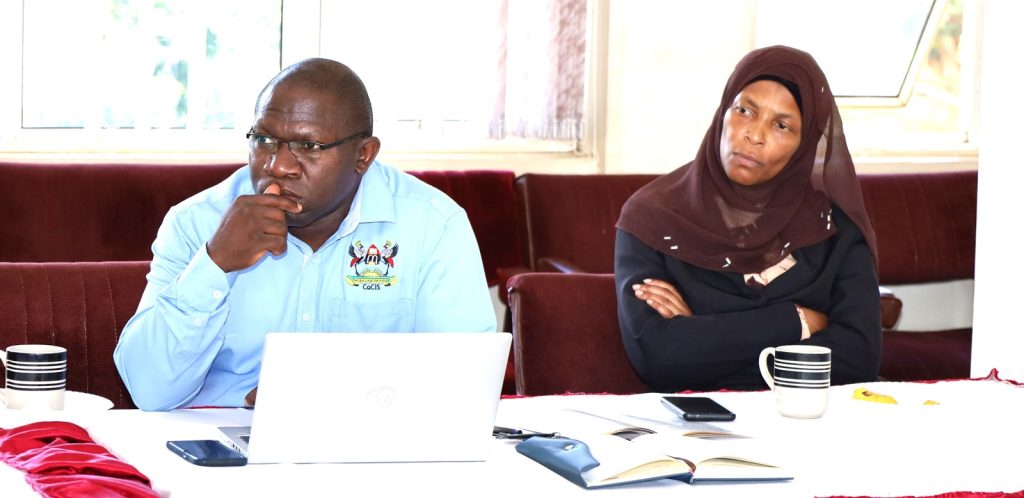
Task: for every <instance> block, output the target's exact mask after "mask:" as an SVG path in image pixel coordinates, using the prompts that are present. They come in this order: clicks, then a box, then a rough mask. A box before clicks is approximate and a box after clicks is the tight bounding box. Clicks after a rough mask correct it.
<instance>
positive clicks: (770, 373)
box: [757, 344, 832, 418]
mask: <svg viewBox="0 0 1024 498" xmlns="http://www.w3.org/2000/svg"><path fill="white" fill-rule="evenodd" d="M769 356H772V357H774V361H773V362H772V367H771V369H769V367H768V362H767V360H768V357H769ZM757 364H758V366H759V367H760V368H761V376H762V377H764V381H765V383H767V384H768V387H769V388H771V390H773V391H775V402H776V404H777V405H778V408H779V413H781V414H782V415H783V416H786V417H792V418H818V417H820V416H822V415H824V414H825V409H827V408H828V388H829V385H830V384H831V379H832V350H831V349H829V348H826V347H824V346H811V345H804V344H795V345H788V346H779V347H776V348H765V349H764V350H763V351H761V355H760V357H759V358H758V360H757Z"/></svg>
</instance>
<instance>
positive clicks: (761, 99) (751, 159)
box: [718, 80, 802, 186]
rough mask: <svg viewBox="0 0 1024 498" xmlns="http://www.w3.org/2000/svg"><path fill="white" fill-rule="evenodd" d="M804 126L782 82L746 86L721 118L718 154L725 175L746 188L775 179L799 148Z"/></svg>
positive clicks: (798, 109) (764, 82) (766, 82)
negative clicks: (801, 131)
mask: <svg viewBox="0 0 1024 498" xmlns="http://www.w3.org/2000/svg"><path fill="white" fill-rule="evenodd" d="M801 124H802V119H801V117H800V108H799V107H797V105H796V99H794V98H793V95H792V94H790V93H789V90H787V89H786V87H784V86H782V85H781V84H780V83H777V82H774V81H770V80H760V81H755V82H753V83H751V84H749V85H747V86H745V87H743V90H740V93H739V94H737V95H736V98H735V99H734V100H733V103H732V106H731V107H729V109H727V110H726V111H725V115H724V116H723V117H722V125H723V126H722V138H721V145H720V148H719V150H718V153H719V156H720V158H721V160H722V165H723V167H724V168H725V174H726V176H728V177H729V179H730V180H732V181H733V182H734V183H737V184H739V185H745V186H752V185H760V184H762V183H764V182H767V181H768V180H771V179H772V178H775V175H778V174H779V172H780V171H782V169H783V168H785V167H786V164H788V163H789V159H790V158H791V157H793V153H794V152H796V149H797V148H798V147H800V126H801Z"/></svg>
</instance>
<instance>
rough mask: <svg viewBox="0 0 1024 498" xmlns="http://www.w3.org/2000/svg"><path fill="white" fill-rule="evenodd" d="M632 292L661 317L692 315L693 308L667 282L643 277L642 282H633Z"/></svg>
mask: <svg viewBox="0 0 1024 498" xmlns="http://www.w3.org/2000/svg"><path fill="white" fill-rule="evenodd" d="M633 294H634V295H635V296H636V297H637V299H642V300H643V301H644V302H646V303H647V305H648V306H650V307H651V308H654V311H657V312H658V314H660V315H661V316H662V317H663V318H672V317H676V316H693V310H691V309H690V305H688V304H686V300H684V299H683V296H682V294H680V293H679V291H678V290H676V288H675V287H673V286H672V284H670V283H668V282H665V281H662V280H655V279H653V278H645V279H644V281H643V283H640V284H633Z"/></svg>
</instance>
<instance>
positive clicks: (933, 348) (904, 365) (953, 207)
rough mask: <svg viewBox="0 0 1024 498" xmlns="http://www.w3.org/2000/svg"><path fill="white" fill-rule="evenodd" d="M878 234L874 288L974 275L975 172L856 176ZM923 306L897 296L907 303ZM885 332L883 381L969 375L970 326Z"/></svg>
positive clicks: (976, 201)
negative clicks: (876, 279)
mask: <svg viewBox="0 0 1024 498" xmlns="http://www.w3.org/2000/svg"><path fill="white" fill-rule="evenodd" d="M860 182H861V190H862V191H863V194H864V204H865V206H866V207H867V210H868V216H870V218H871V223H872V225H873V227H874V229H875V235H876V236H877V238H878V280H879V282H880V283H881V284H882V285H907V284H933V283H939V282H949V281H956V280H968V279H973V278H974V248H975V232H976V229H977V218H978V172H977V171H976V170H975V171H954V172H941V173H920V174H883V175H861V176H860ZM928 304H930V303H920V302H909V301H906V300H904V303H903V306H904V311H910V310H909V309H907V307H908V306H927V305H928ZM896 328H897V330H888V331H886V332H885V334H884V336H883V341H882V368H881V371H880V373H879V374H880V375H881V377H882V378H884V379H888V380H930V379H949V378H964V377H968V376H970V366H971V335H972V334H971V332H972V329H971V328H969V327H968V328H951V329H939V330H906V329H905V328H903V327H901V326H900V324H899V323H897V326H896Z"/></svg>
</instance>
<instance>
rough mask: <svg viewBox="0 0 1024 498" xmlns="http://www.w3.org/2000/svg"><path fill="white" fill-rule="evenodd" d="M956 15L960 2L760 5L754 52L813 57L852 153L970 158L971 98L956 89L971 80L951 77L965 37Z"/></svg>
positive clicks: (767, 1) (790, 0)
mask: <svg viewBox="0 0 1024 498" xmlns="http://www.w3.org/2000/svg"><path fill="white" fill-rule="evenodd" d="M795 9H799V10H800V12H801V13H802V14H801V15H800V16H794V15H793V11H794V10H795ZM964 13H965V12H964V2H963V0H906V1H901V2H889V1H886V0H864V1H861V2H856V3H850V2H844V1H836V0H828V1H812V0H784V1H783V0H761V1H759V2H758V12H757V16H758V29H757V45H758V46H766V45H772V44H775V43H785V44H792V45H794V46H799V47H805V48H806V49H807V50H808V51H809V52H811V53H812V54H813V55H814V56H815V58H816V59H817V60H818V62H819V64H821V66H822V69H823V70H824V71H825V74H826V75H827V76H828V78H829V82H830V84H831V85H832V90H833V93H835V95H836V96H837V100H838V102H839V105H840V113H841V114H842V117H843V124H844V126H845V129H846V134H847V138H848V142H849V143H850V146H851V148H852V149H855V150H856V151H857V152H858V153H859V154H861V155H881V154H885V155H892V154H901V153H915V154H916V153H920V152H922V151H939V152H941V153H956V152H963V151H970V150H971V149H972V148H973V146H972V145H971V144H970V142H969V138H970V135H969V131H970V130H969V124H970V118H969V117H970V116H971V115H972V113H973V109H974V102H973V92H962V91H961V89H962V88H963V87H964V84H963V83H964V82H965V81H968V80H973V77H974V75H973V73H970V72H962V71H961V48H960V47H961V46H962V45H964V44H969V42H970V39H972V38H973V36H974V34H973V32H971V30H970V29H969V28H970V24H969V23H968V24H966V25H965V24H964ZM807 18H810V19H815V20H822V22H817V23H816V22H806V21H803V20H804V19H807ZM837 20H841V22H837ZM965 26H966V27H967V28H968V29H967V32H966V33H965V29H964V28H965ZM962 40H963V41H962ZM968 88H972V87H971V86H969V87H968Z"/></svg>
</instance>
